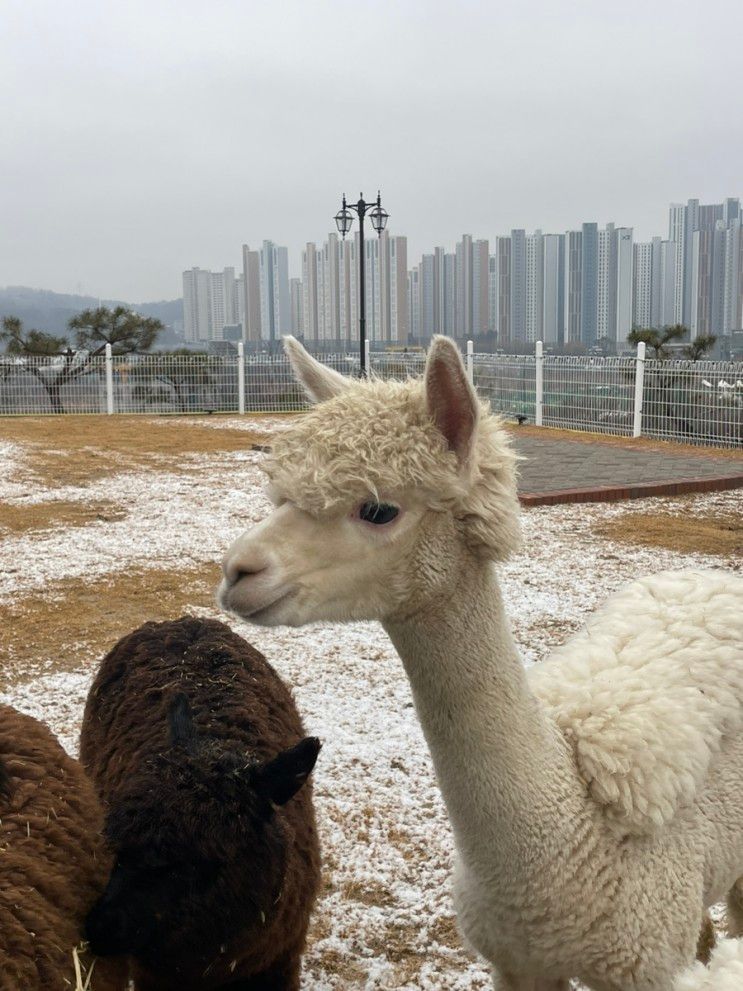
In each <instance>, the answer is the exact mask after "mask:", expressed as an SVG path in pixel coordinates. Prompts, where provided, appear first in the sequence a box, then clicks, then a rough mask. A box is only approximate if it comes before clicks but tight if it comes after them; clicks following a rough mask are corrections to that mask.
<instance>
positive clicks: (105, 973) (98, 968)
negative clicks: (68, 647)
mask: <svg viewBox="0 0 743 991" xmlns="http://www.w3.org/2000/svg"><path fill="white" fill-rule="evenodd" d="M102 828H103V813H102V810H101V807H100V804H99V802H98V800H97V798H96V795H95V792H94V789H93V786H92V785H91V783H90V782H89V781H88V779H87V777H86V776H85V773H84V771H83V769H82V767H80V765H79V764H78V763H77V761H75V760H73V759H72V758H71V757H69V756H68V755H67V754H66V753H65V751H64V750H63V749H62V747H61V746H60V744H59V743H58V742H57V740H56V739H55V737H54V736H53V735H52V733H51V732H50V730H49V729H48V728H47V727H46V726H44V725H43V724H42V723H40V722H38V721H37V720H35V719H32V718H31V716H26V715H24V714H22V713H20V712H16V710H15V709H12V708H11V707H10V706H6V705H0V991H20V989H22V991H69V989H70V988H71V987H74V982H75V966H74V959H73V950H75V949H76V948H77V947H79V946H80V944H81V943H82V940H83V924H84V922H85V916H86V915H87V913H88V911H89V909H90V907H91V906H92V905H93V902H94V901H95V900H96V898H98V896H99V895H100V893H101V892H102V891H103V889H104V887H105V884H106V878H107V876H108V871H109V868H110V861H111V858H110V856H109V854H108V853H107V852H106V850H105V847H104V843H103V835H102ZM80 957H81V962H82V965H83V968H84V972H85V973H87V972H88V970H89V969H90V967H91V965H93V964H94V967H93V975H92V978H91V984H90V988H91V991H125V989H126V987H127V984H128V980H127V971H126V967H125V965H124V962H123V961H112V960H109V961H104V960H97V961H95V962H94V961H93V960H92V958H91V956H90V954H87V953H82V951H81V954H80Z"/></svg>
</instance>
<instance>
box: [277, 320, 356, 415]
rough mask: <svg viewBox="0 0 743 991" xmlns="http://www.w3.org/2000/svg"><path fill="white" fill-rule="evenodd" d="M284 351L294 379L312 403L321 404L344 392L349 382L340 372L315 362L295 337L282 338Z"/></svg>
mask: <svg viewBox="0 0 743 991" xmlns="http://www.w3.org/2000/svg"><path fill="white" fill-rule="evenodd" d="M284 351H285V352H286V356H287V358H288V359H289V363H290V364H291V366H292V371H293V372H294V377H295V378H296V380H297V381H298V382H299V384H300V385H301V386H302V388H303V389H304V391H305V392H306V393H307V396H308V398H309V399H310V401H311V402H313V403H322V402H325V400H326V399H332V398H333V396H338V395H340V393H341V392H345V391H346V389H347V388H348V387H349V386H350V384H351V382H350V380H349V379H347V378H346V377H345V376H344V375H341V373H340V372H336V371H335V370H334V369H333V368H328V367H327V365H322V364H321V363H320V362H319V361H316V360H315V359H314V358H313V357H312V355H311V354H308V353H307V351H305V349H304V348H303V347H302V345H301V344H300V343H299V341H298V340H297V339H296V337H292V336H291V335H288V336H287V337H285V338H284Z"/></svg>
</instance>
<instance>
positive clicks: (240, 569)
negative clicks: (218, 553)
mask: <svg viewBox="0 0 743 991" xmlns="http://www.w3.org/2000/svg"><path fill="white" fill-rule="evenodd" d="M267 569H268V561H267V560H266V559H265V558H264V557H263V555H253V554H249V553H247V554H246V553H244V552H243V553H240V552H239V551H233V550H229V551H228V552H227V554H226V556H225V558H224V561H223V562H222V572H223V573H224V577H225V581H226V582H227V584H228V585H229V586H230V587H231V586H233V585H237V583H238V582H239V581H242V579H243V578H252V577H253V576H255V575H260V574H262V573H263V572H264V571H266V570H267Z"/></svg>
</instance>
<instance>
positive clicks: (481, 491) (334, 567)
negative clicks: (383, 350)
mask: <svg viewBox="0 0 743 991" xmlns="http://www.w3.org/2000/svg"><path fill="white" fill-rule="evenodd" d="M286 350H287V353H288V355H289V359H290V361H291V363H292V367H293V369H294V373H295V375H296V376H297V378H298V379H299V381H300V382H301V383H302V385H303V386H304V388H305V390H306V392H307V393H308V395H309V397H310V399H311V400H312V401H313V402H315V403H317V405H316V406H315V407H314V408H313V409H312V410H311V411H310V412H308V413H307V414H306V415H304V416H302V417H301V418H299V419H298V420H297V422H296V424H294V425H293V426H292V427H291V428H290V429H288V430H286V431H282V432H281V434H279V435H278V436H277V437H276V440H275V443H274V446H273V450H272V453H271V456H270V459H269V461H268V463H267V466H266V471H267V474H268V478H269V483H270V484H269V495H270V497H271V499H272V501H273V503H274V510H273V512H272V513H271V514H270V515H269V516H268V518H267V519H266V520H264V521H263V522H262V523H260V524H259V525H258V526H255V527H253V529H251V530H248V531H247V532H246V533H245V534H243V535H242V536H241V537H240V538H239V539H238V540H236V541H235V543H234V544H233V545H232V547H231V548H230V549H229V551H228V553H227V555H226V557H225V560H224V580H223V582H222V585H221V588H220V601H221V604H222V606H223V607H224V608H225V609H227V610H229V611H232V612H234V613H237V614H238V615H240V616H242V617H243V618H246V619H249V620H251V621H252V622H255V623H259V624H262V625H278V624H287V625H293V626H299V625H301V624H303V623H308V622H313V621H316V620H334V621H344V620H359V619H381V620H386V619H394V618H395V617H400V616H405V615H410V614H411V613H412V612H415V611H417V610H419V609H421V608H425V607H426V605H427V604H428V603H430V602H432V601H434V600H436V599H437V598H440V597H441V596H447V595H449V594H450V593H451V590H452V589H453V588H454V587H456V583H457V579H458V575H460V574H461V569H462V567H464V566H465V564H466V562H467V561H471V560H472V559H473V558H475V559H480V560H501V559H503V558H505V557H507V556H508V555H509V554H510V552H511V551H512V550H514V549H515V548H516V547H517V546H518V543H519V537H520V530H519V522H518V501H517V497H516V482H515V456H514V454H513V452H512V451H511V448H510V445H509V442H508V438H507V436H506V434H505V431H504V430H503V429H502V428H501V426H500V424H499V422H498V421H497V420H496V418H495V417H494V416H493V415H492V414H491V413H490V412H489V411H488V410H487V409H486V407H485V406H484V405H483V404H481V403H480V401H479V400H478V398H477V396H476V394H475V392H474V390H473V388H472V386H471V385H470V383H469V381H468V379H467V374H466V371H465V368H464V365H463V364H462V359H461V357H460V354H459V351H458V350H457V348H456V346H455V345H454V343H453V342H452V341H450V340H448V339H447V338H445V337H437V338H435V339H434V341H433V344H432V345H431V348H430V351H429V353H428V359H427V363H426V370H425V375H424V376H423V378H422V379H420V380H408V381H404V382H385V381H380V380H376V379H372V380H361V381H359V380H356V379H348V378H344V377H343V376H342V375H339V374H338V373H337V372H334V371H332V370H330V369H328V368H326V367H324V366H323V365H321V364H320V363H319V362H317V361H315V360H314V359H313V358H312V357H311V356H310V355H309V354H308V353H307V352H306V351H305V350H304V348H303V347H302V346H301V345H300V344H299V343H298V342H297V341H295V340H294V339H293V338H288V339H287V341H286Z"/></svg>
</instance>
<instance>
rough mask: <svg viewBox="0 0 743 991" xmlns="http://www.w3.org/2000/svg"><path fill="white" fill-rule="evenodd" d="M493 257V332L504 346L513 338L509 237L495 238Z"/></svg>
mask: <svg viewBox="0 0 743 991" xmlns="http://www.w3.org/2000/svg"><path fill="white" fill-rule="evenodd" d="M495 257H496V259H497V265H498V312H497V315H496V320H495V332H496V334H497V335H498V342H499V343H500V344H501V346H506V345H507V344H508V343H509V342H510V341H511V340H512V339H513V338H512V334H511V299H512V294H511V238H510V237H498V238H496V239H495Z"/></svg>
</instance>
